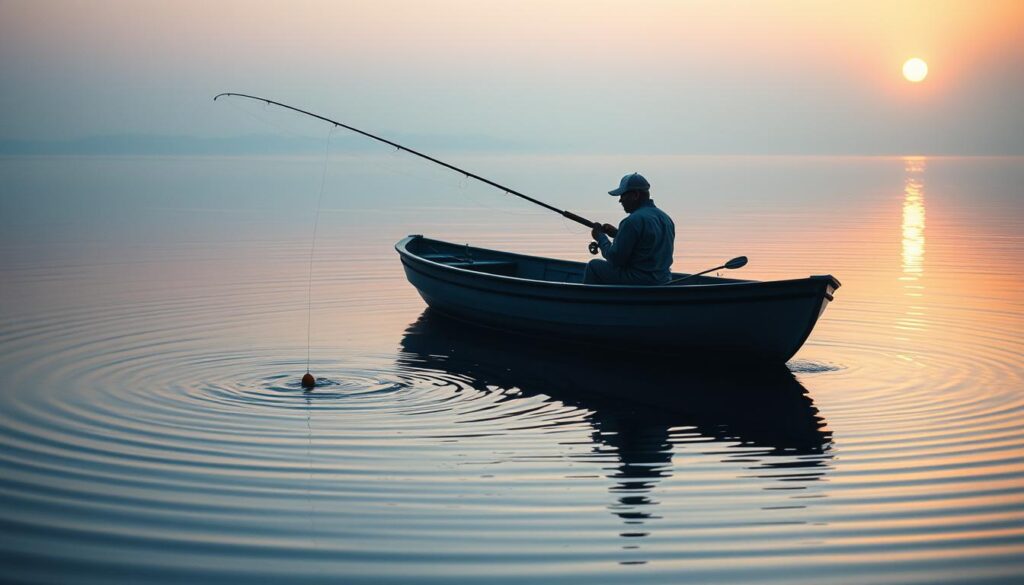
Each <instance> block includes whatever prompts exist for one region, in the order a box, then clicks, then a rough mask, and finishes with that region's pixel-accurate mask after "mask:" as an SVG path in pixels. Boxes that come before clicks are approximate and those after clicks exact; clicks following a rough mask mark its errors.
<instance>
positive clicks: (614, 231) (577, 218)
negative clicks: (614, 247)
mask: <svg viewBox="0 0 1024 585" xmlns="http://www.w3.org/2000/svg"><path fill="white" fill-rule="evenodd" d="M562 216H563V217H565V218H566V219H571V220H573V221H575V222H576V223H580V224H583V225H585V226H587V227H588V228H594V227H597V226H599V225H601V224H599V223H597V222H596V221H590V220H589V219H587V218H585V217H580V216H578V215H576V214H575V213H573V212H571V211H563V212H562ZM602 231H603V232H604V233H606V234H608V236H610V237H612V238H614V237H615V236H617V235H618V233H619V230H618V229H616V228H615V227H613V226H608V227H607V228H604V229H603V230H602Z"/></svg>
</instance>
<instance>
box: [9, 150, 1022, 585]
mask: <svg viewBox="0 0 1024 585" xmlns="http://www.w3.org/2000/svg"><path fill="white" fill-rule="evenodd" d="M448 158H450V159H451V161H452V162H454V163H455V164H459V165H462V166H465V167H466V168H467V169H470V170H472V171H475V172H477V173H479V174H482V175H484V176H487V177H490V178H492V179H494V180H496V181H498V182H500V183H505V184H507V185H509V186H510V187H512V188H516V189H519V190H521V191H523V192H525V193H528V194H532V195H534V196H536V197H539V198H541V199H543V200H546V201H549V202H551V203H553V204H555V205H557V206H560V207H562V208H567V209H570V210H572V211H575V212H576V213H579V214H581V215H585V216H588V217H592V218H594V219H600V220H602V221H607V222H610V223H616V222H617V221H618V219H620V217H621V210H620V209H619V207H618V204H617V203H616V201H615V200H614V199H613V198H611V197H608V196H606V195H603V193H604V192H605V191H607V190H608V189H610V188H612V187H614V186H615V185H616V184H617V181H618V178H619V177H620V176H621V175H623V174H625V173H628V172H633V171H640V172H642V173H644V174H645V175H646V176H647V177H648V178H649V179H650V180H651V182H652V183H653V185H654V188H653V196H654V199H655V201H656V202H657V204H658V205H659V206H660V207H662V208H664V209H666V210H667V211H669V212H670V213H671V214H672V216H673V217H674V218H675V220H676V224H677V226H678V236H677V242H676V264H675V267H674V268H675V269H676V270H677V271H684V272H692V271H697V270H703V269H705V268H710V267H712V266H715V265H718V264H720V263H722V262H724V261H725V260H727V259H729V258H731V257H733V256H737V255H741V254H744V255H747V256H748V257H749V258H750V264H749V265H748V266H747V267H746V268H744V269H742V270H740V271H739V272H737V273H731V274H730V275H735V276H740V277H743V278H751V279H779V278H795V277H804V276H808V275H812V274H832V275H834V276H836V277H837V278H838V279H839V280H840V281H841V282H842V288H841V289H839V291H838V292H837V294H836V300H835V302H834V303H832V304H831V305H830V306H829V307H828V309H827V310H826V312H825V314H824V316H823V318H822V319H821V321H820V322H819V324H818V326H817V328H816V329H815V331H814V333H813V334H812V336H811V338H810V339H809V341H808V343H807V344H806V345H805V346H804V347H803V349H802V350H801V351H800V352H799V353H798V354H797V356H796V357H795V358H794V359H793V360H792V361H791V362H789V364H788V365H787V367H786V368H780V369H779V370H778V371H772V372H750V371H748V370H747V368H745V365H744V364H743V363H736V364H732V366H731V367H729V368H724V367H722V366H718V367H717V368H719V369H716V368H712V367H710V366H707V367H701V366H700V365H680V364H673V363H661V362H659V361H657V360H654V359H645V358H644V357H643V356H635V355H629V354H624V353H620V352H616V351H615V349H616V348H609V352H602V353H601V354H600V355H598V354H596V353H594V352H593V351H591V350H576V349H571V348H568V347H564V348H559V347H554V348H550V347H544V346H541V345H538V344H536V343H533V342H528V341H525V342H524V341H523V340H521V339H518V338H515V337H509V336H501V335H497V334H494V333H480V332H477V331H471V330H466V329H465V328H464V327H452V326H451V325H450V324H449V323H447V322H445V320H444V319H443V318H439V317H438V316H436V315H432V314H430V313H425V312H424V309H425V307H424V304H423V302H422V301H421V300H420V298H419V297H418V296H417V294H416V292H415V290H414V289H412V287H411V286H410V285H409V284H408V283H407V282H406V280H405V277H404V275H403V272H402V270H401V266H400V264H399V261H398V258H397V256H396V254H395V252H394V250H393V245H394V243H395V242H396V241H397V240H398V239H400V238H401V237H403V236H405V235H407V234H411V233H421V234H425V235H428V236H431V237H435V238H442V239H448V240H452V241H456V242H460V243H462V242H466V243H470V244H473V245H479V246H484V247H493V248H500V249H505V250H510V251H516V252H523V253H530V254H539V255H546V256H555V257H562V258H569V259H575V260H586V259H588V258H589V257H590V256H589V255H588V254H587V251H586V245H587V242H588V241H589V237H588V234H587V230H585V229H584V228H582V227H580V226H577V225H575V224H570V223H568V222H566V221H564V220H562V219H561V218H560V217H558V216H557V215H555V214H552V213H549V212H545V211H543V210H539V209H537V208H534V207H532V206H530V205H529V204H527V203H524V202H521V201H519V200H517V199H514V198H512V197H509V196H507V195H505V194H503V193H502V192H500V191H497V190H494V189H491V188H489V187H485V186H482V185H479V184H476V183H473V182H470V181H466V180H463V179H462V178H461V177H459V176H458V175H456V174H454V173H450V172H448V171H446V170H444V169H441V168H439V167H433V166H430V165H428V164H427V163H424V162H422V161H418V160H416V159H412V158H410V157H409V156H408V155H401V154H388V153H379V152H374V153H367V154H360V155H352V154H349V155H342V154H335V155H333V156H331V157H330V162H329V164H327V165H325V164H324V160H323V158H322V157H318V156H311V157H280V158H270V157H268V158H259V157H240V158H215V157H201V158H160V157H147V158H130V157H123V158H101V157H86V158H75V157H63V158H53V157H51V158H29V157H23V158H5V159H0V571H2V575H0V580H3V581H14V582H51V583H70V582H75V583H93V582H95V583H103V582H128V581H135V582H218V581H219V582H281V583H303V582H324V583H327V582H330V583H349V584H351V583H439V584H440V583H445V584H448V583H588V584H591V583H629V584H635V583H640V584H642V583H679V582H684V581H686V582H700V583H771V582H775V583H798V582H804V583H935V582H955V583H981V582H997V583H1010V582H1020V581H1019V579H1020V578H1021V575H1022V574H1024V367H1022V366H1024V356H1022V350H1024V317H1022V309H1024V302H1022V298H1024V297H1022V295H1021V293H1020V291H1021V288H1022V285H1024V277H1022V271H1021V266H1020V261H1021V260H1022V259H1024V230H1022V220H1024V159H1020V158H899V157H896V158H832V157H774V158H773V157H668V156H664V157H613V156H607V157H596V156H592V157H550V156H537V157H530V156H512V157H501V156H489V157H481V156H450V157H448ZM321 185H322V188H321ZM321 192H322V204H321V208H320V212H319V221H318V225H317V227H316V233H317V238H316V247H315V249H312V248H311V246H312V243H313V237H312V236H313V231H314V223H315V221H316V217H317V201H318V199H320V196H321ZM311 251H312V254H311ZM311 257H312V279H311V281H310V280H309V275H310V258H311ZM307 319H308V320H307ZM307 324H308V328H307ZM307 340H308V342H309V343H308V346H307ZM307 347H308V351H307ZM307 359H308V360H309V362H310V367H311V369H312V371H313V373H314V374H316V375H317V376H318V377H320V378H321V385H320V386H319V387H317V388H316V389H315V390H314V391H311V392H305V391H303V390H302V388H300V386H299V384H298V380H299V377H300V376H301V375H302V374H303V372H304V371H305V369H306V362H307ZM725 369H728V371H724V370H725ZM640 389H643V390H644V392H643V393H644V394H650V393H651V391H652V390H654V391H655V393H661V394H663V395H665V396H666V397H670V398H671V401H670V402H671V404H670V405H668V406H664V405H657V406H654V405H650V404H645V403H639V402H637V401H634V400H630V396H631V395H632V394H634V393H637V394H639V390H640Z"/></svg>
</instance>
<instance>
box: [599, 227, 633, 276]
mask: <svg viewBox="0 0 1024 585" xmlns="http://www.w3.org/2000/svg"><path fill="white" fill-rule="evenodd" d="M628 219H629V218H628V217H627V218H626V219H624V220H622V222H621V223H620V224H619V234H618V235H617V236H615V241H614V242H612V241H610V240H608V236H606V235H605V234H604V232H599V233H598V234H597V246H598V248H600V249H601V255H602V256H604V259H605V260H607V261H609V262H611V263H612V264H613V265H614V266H617V267H620V268H621V267H623V266H625V265H626V264H627V263H628V262H629V258H630V256H632V255H633V248H634V247H636V243H637V240H639V239H640V233H639V232H638V231H637V227H636V226H635V225H634V223H635V222H631V221H627V220H628Z"/></svg>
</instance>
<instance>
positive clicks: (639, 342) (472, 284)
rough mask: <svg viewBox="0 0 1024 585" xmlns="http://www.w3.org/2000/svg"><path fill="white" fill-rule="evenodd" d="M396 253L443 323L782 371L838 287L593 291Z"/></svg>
mask: <svg viewBox="0 0 1024 585" xmlns="http://www.w3.org/2000/svg"><path fill="white" fill-rule="evenodd" d="M395 250H396V251H397V252H398V255H399V258H400V259H401V261H402V266H403V267H404V269H405V274H406V277H407V278H408V279H409V282H410V283H411V284H412V285H413V286H414V287H415V288H416V290H417V291H418V292H419V294H420V296H421V297H423V300H424V301H425V302H426V303H427V305H428V306H430V307H431V308H432V309H434V310H435V311H437V312H439V313H441V314H443V315H446V316H448V317H451V318H454V319H458V320H460V321H464V322H468V323H472V324H474V325H478V326H483V327H490V328H494V329H500V330H503V331H508V332H515V333H522V334H526V335H532V336H539V337H542V338H544V339H549V340H550V339H558V340H565V341H572V342H579V343H584V344H593V345H598V346H602V347H614V348H617V349H622V350H628V351H643V352H651V353H656V354H663V355H670V356H677V357H686V358H689V357H697V356H701V357H710V358H727V359H730V360H731V359H734V358H738V357H741V358H743V359H747V360H752V361H761V362H775V363H784V362H786V361H788V360H789V359H790V358H791V357H793V355H794V354H796V352H797V350H799V349H800V347H801V346H802V345H803V344H804V342H805V341H806V340H807V338H808V336H809V335H810V334H811V330H812V329H814V325H815V323H817V321H818V318H819V317H820V316H821V314H822V313H823V312H824V310H825V307H826V306H827V305H828V303H829V301H831V300H832V298H833V294H834V293H835V291H836V289H838V288H839V286H840V284H839V281H838V280H836V279H835V278H834V277H832V276H831V275H823V276H810V277H807V278H799V279H793V280H775V281H764V282H762V281H753V280H738V279H731V278H719V277H714V276H695V277H693V278H689V279H687V280H685V281H683V282H682V283H679V284H674V285H663V286H625V285H593V284H583V283H582V281H583V273H584V270H585V268H586V265H585V264H584V263H582V262H573V261H569V260H559V259H553V258H543V257H539V256H527V255H522V254H514V253H510V252H503V251H499V250H488V249H484V248H477V247H473V246H470V245H468V244H454V243H450V242H444V241H441V240H433V239H430V238H425V237H423V236H422V235H411V236H408V237H406V238H403V239H401V240H399V241H398V243H397V244H395ZM685 276H689V275H687V274H685V273H678V274H674V275H673V279H678V278H682V277H685Z"/></svg>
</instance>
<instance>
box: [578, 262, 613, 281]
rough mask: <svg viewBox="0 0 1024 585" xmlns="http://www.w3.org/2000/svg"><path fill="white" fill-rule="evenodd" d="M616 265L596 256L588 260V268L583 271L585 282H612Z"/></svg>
mask: <svg viewBox="0 0 1024 585" xmlns="http://www.w3.org/2000/svg"><path fill="white" fill-rule="evenodd" d="M614 272H615V267H614V266H612V263H611V262H609V261H607V260H602V259H600V258H594V259H593V260H591V261H590V262H587V270H586V271H585V272H584V273H583V284H612V283H613V282H614V278H615V274H614Z"/></svg>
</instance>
